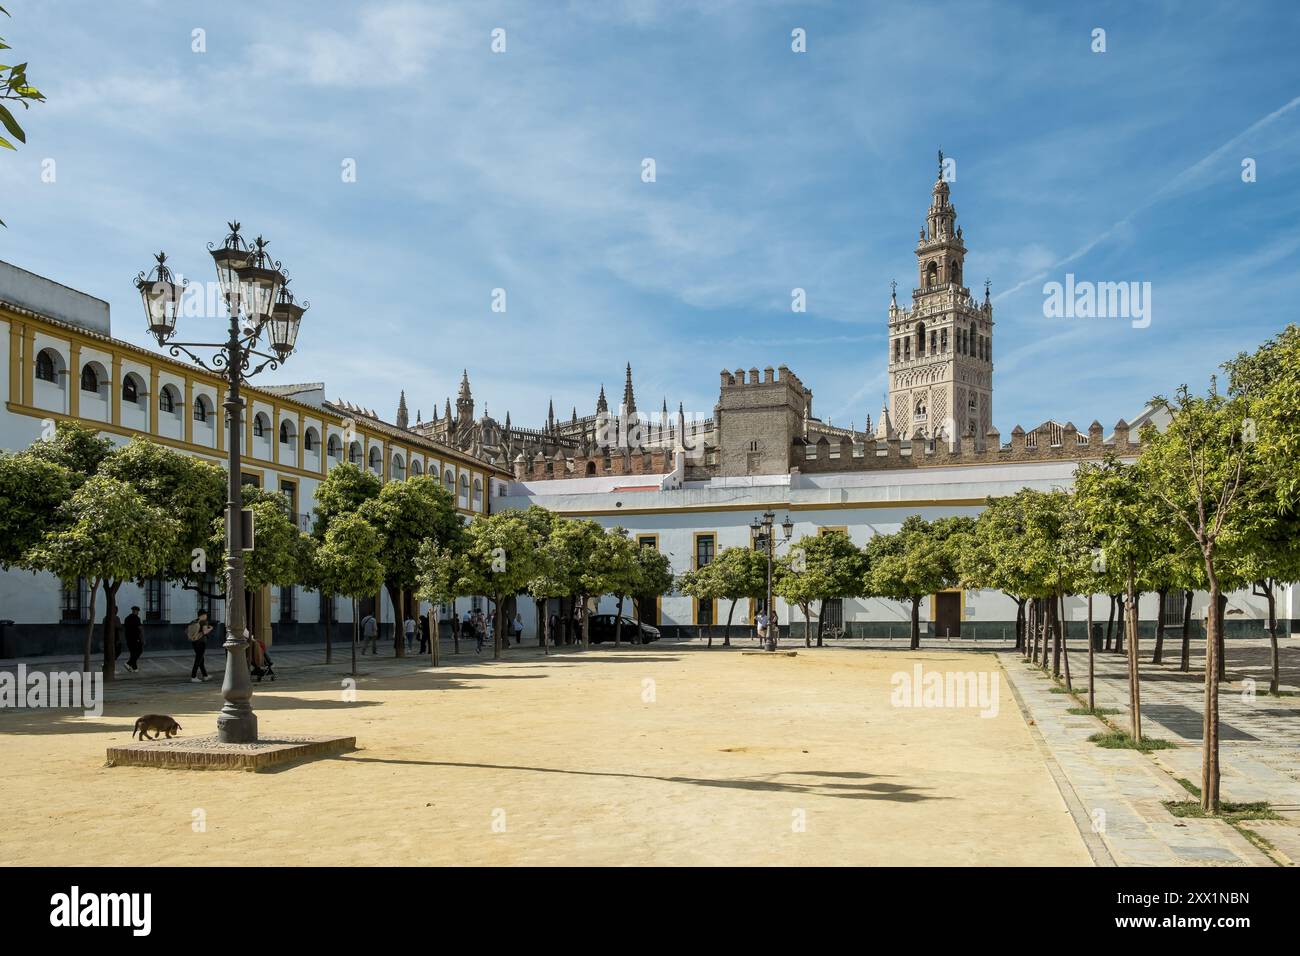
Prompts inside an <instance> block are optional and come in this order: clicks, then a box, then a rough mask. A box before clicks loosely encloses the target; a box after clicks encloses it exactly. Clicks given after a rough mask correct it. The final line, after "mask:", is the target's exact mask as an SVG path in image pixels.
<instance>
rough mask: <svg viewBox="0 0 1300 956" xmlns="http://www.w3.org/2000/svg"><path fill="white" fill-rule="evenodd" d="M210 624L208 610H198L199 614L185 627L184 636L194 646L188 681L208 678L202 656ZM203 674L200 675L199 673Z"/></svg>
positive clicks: (205, 652) (206, 645) (201, 681)
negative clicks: (192, 663) (192, 662)
mask: <svg viewBox="0 0 1300 956" xmlns="http://www.w3.org/2000/svg"><path fill="white" fill-rule="evenodd" d="M211 633H212V625H211V624H209V623H208V612H207V611H200V612H199V616H198V617H196V618H195V619H194V620H193V621H191V622H190V625H189V627H187V628H185V637H186V639H187V640H188V641H189V642H190V646H191V647H192V648H194V666H193V667H191V668H190V683H191V684H201V683H203V681H205V680H207V679H208V668H207V665H206V663H205V662H204V660H203V657H204V655H205V654H207V652H208V635H209V634H211ZM200 674H202V675H203V676H202V677H200V676H199V675H200Z"/></svg>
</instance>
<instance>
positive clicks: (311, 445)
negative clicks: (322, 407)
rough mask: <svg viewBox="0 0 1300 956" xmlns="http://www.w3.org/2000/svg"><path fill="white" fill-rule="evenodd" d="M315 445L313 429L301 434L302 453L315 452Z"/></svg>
mask: <svg viewBox="0 0 1300 956" xmlns="http://www.w3.org/2000/svg"><path fill="white" fill-rule="evenodd" d="M316 443H317V439H316V429H314V428H309V429H307V430H306V431H305V432H303V433H302V448H303V451H315V450H316Z"/></svg>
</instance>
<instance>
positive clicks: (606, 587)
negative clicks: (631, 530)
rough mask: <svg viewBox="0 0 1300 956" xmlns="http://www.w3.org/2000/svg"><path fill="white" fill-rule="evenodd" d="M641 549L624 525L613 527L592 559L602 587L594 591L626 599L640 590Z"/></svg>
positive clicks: (601, 540)
mask: <svg viewBox="0 0 1300 956" xmlns="http://www.w3.org/2000/svg"><path fill="white" fill-rule="evenodd" d="M639 550H640V548H639V547H638V546H637V544H636V542H634V541H633V540H632V539H631V538H629V537H628V536H627V531H626V529H624V528H618V527H615V528H610V529H609V530H608V531H606V532H605V533H604V534H603V535H602V536H601V538H600V541H599V543H598V544H597V547H596V550H595V551H594V552H593V553H592V555H591V562H592V565H593V567H594V570H595V571H596V579H597V581H598V583H599V585H600V588H599V590H595V591H592V592H591V593H592V594H612V595H614V596H615V597H617V598H625V597H627V596H628V595H630V594H635V593H637V588H638V587H639V585H640V581H639V572H640V565H639V564H638V563H637V552H638V551H639Z"/></svg>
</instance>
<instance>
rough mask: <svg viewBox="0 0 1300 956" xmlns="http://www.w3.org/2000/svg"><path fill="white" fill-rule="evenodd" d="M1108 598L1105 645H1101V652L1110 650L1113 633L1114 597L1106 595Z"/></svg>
mask: <svg viewBox="0 0 1300 956" xmlns="http://www.w3.org/2000/svg"><path fill="white" fill-rule="evenodd" d="M1106 596H1107V597H1108V598H1110V613H1109V614H1108V615H1107V616H1106V643H1105V644H1104V645H1102V650H1103V651H1108V650H1110V642H1111V638H1112V636H1113V635H1114V633H1115V595H1113V594H1108V595H1106Z"/></svg>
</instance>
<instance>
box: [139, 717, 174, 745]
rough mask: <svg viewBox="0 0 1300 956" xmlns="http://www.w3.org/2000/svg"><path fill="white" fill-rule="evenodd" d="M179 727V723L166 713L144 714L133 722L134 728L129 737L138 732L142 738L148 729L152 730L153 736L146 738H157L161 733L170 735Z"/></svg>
mask: <svg viewBox="0 0 1300 956" xmlns="http://www.w3.org/2000/svg"><path fill="white" fill-rule="evenodd" d="M180 729H181V725H180V724H178V723H176V721H174V720H172V718H170V717H168V716H167V715H166V714H145V715H144V716H143V717H141V718H140V719H139V720H137V721H136V722H135V730H133V731H131V738H132V739H135V735H136V734H139V735H140V739H141V740H144V739H145V737H146V735H147V734H148V733H149V731H153V736H152V737H149V738H148V739H149V740H157V739H158V737H159V736H160V735H161V734H166V735H167V736H168V737H171V736H173V735H174V734H175V733H176V731H178V730H180Z"/></svg>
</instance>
